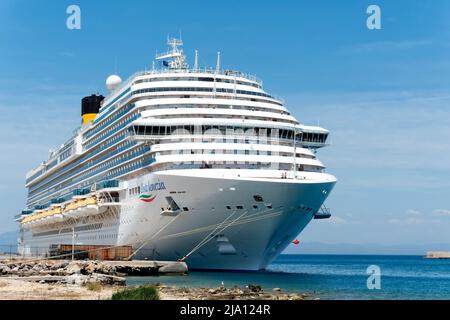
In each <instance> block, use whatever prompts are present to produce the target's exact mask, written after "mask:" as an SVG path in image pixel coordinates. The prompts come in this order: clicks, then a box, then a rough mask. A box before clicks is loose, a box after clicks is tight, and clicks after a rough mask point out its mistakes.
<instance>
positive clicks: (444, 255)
mask: <svg viewBox="0 0 450 320" xmlns="http://www.w3.org/2000/svg"><path fill="white" fill-rule="evenodd" d="M425 258H427V259H450V252H449V251H428V252H427V255H426V256H425Z"/></svg>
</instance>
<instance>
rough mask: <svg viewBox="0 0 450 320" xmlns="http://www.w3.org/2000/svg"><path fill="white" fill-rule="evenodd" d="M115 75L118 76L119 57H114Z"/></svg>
mask: <svg viewBox="0 0 450 320" xmlns="http://www.w3.org/2000/svg"><path fill="white" fill-rule="evenodd" d="M114 74H117V56H115V57H114Z"/></svg>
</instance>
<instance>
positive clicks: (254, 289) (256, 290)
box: [248, 284, 262, 292]
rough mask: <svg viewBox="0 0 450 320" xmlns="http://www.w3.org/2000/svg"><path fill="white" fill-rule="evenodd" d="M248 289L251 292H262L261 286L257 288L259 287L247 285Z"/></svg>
mask: <svg viewBox="0 0 450 320" xmlns="http://www.w3.org/2000/svg"><path fill="white" fill-rule="evenodd" d="M248 289H249V290H250V291H251V292H260V291H262V288H261V286H259V285H254V284H249V285H248Z"/></svg>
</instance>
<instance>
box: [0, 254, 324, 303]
mask: <svg viewBox="0 0 450 320" xmlns="http://www.w3.org/2000/svg"><path fill="white" fill-rule="evenodd" d="M154 266H156V267H158V268H162V266H161V265H160V264H155V265H152V264H150V267H151V268H154ZM150 267H148V266H146V267H145V266H144V267H143V266H142V265H139V264H138V265H137V266H136V265H134V266H130V264H128V265H120V264H117V265H114V264H113V265H111V264H110V263H108V262H103V261H61V260H45V261H44V260H40V261H20V260H0V299H6V300H23V299H26V300H47V299H50V300H92V299H95V300H97V299H110V298H111V296H112V295H113V294H114V293H116V292H117V291H119V290H121V289H123V288H124V287H125V286H126V277H125V276H126V275H128V274H132V275H136V274H139V273H143V274H147V273H148V272H150V271H151V270H150V271H149V269H148V268H150ZM164 267H165V268H167V265H165V266H164ZM145 268H147V269H145ZM169 268H171V269H172V270H173V267H172V266H171V265H170V264H169ZM152 270H153V269H152ZM154 286H155V287H156V288H157V289H158V292H159V295H160V298H161V300H305V299H317V298H316V297H311V296H308V295H306V294H297V293H284V292H283V291H282V289H280V288H273V289H272V290H271V291H270V292H266V291H265V290H263V289H262V288H261V287H260V286H258V285H251V284H249V285H248V286H245V287H243V288H240V287H232V288H226V287H224V286H221V287H218V288H192V287H191V288H187V287H174V286H166V285H164V284H159V283H155V284H154Z"/></svg>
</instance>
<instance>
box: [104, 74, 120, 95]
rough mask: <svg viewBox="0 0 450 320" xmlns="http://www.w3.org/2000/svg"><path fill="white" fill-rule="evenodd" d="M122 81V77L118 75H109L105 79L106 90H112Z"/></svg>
mask: <svg viewBox="0 0 450 320" xmlns="http://www.w3.org/2000/svg"><path fill="white" fill-rule="evenodd" d="M121 83H122V79H121V78H120V77H119V76H118V75H115V74H113V75H111V76H109V77H108V79H106V87H107V88H108V90H110V91H113V90H115V89H117V88H118V87H119V86H120V84H121Z"/></svg>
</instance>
